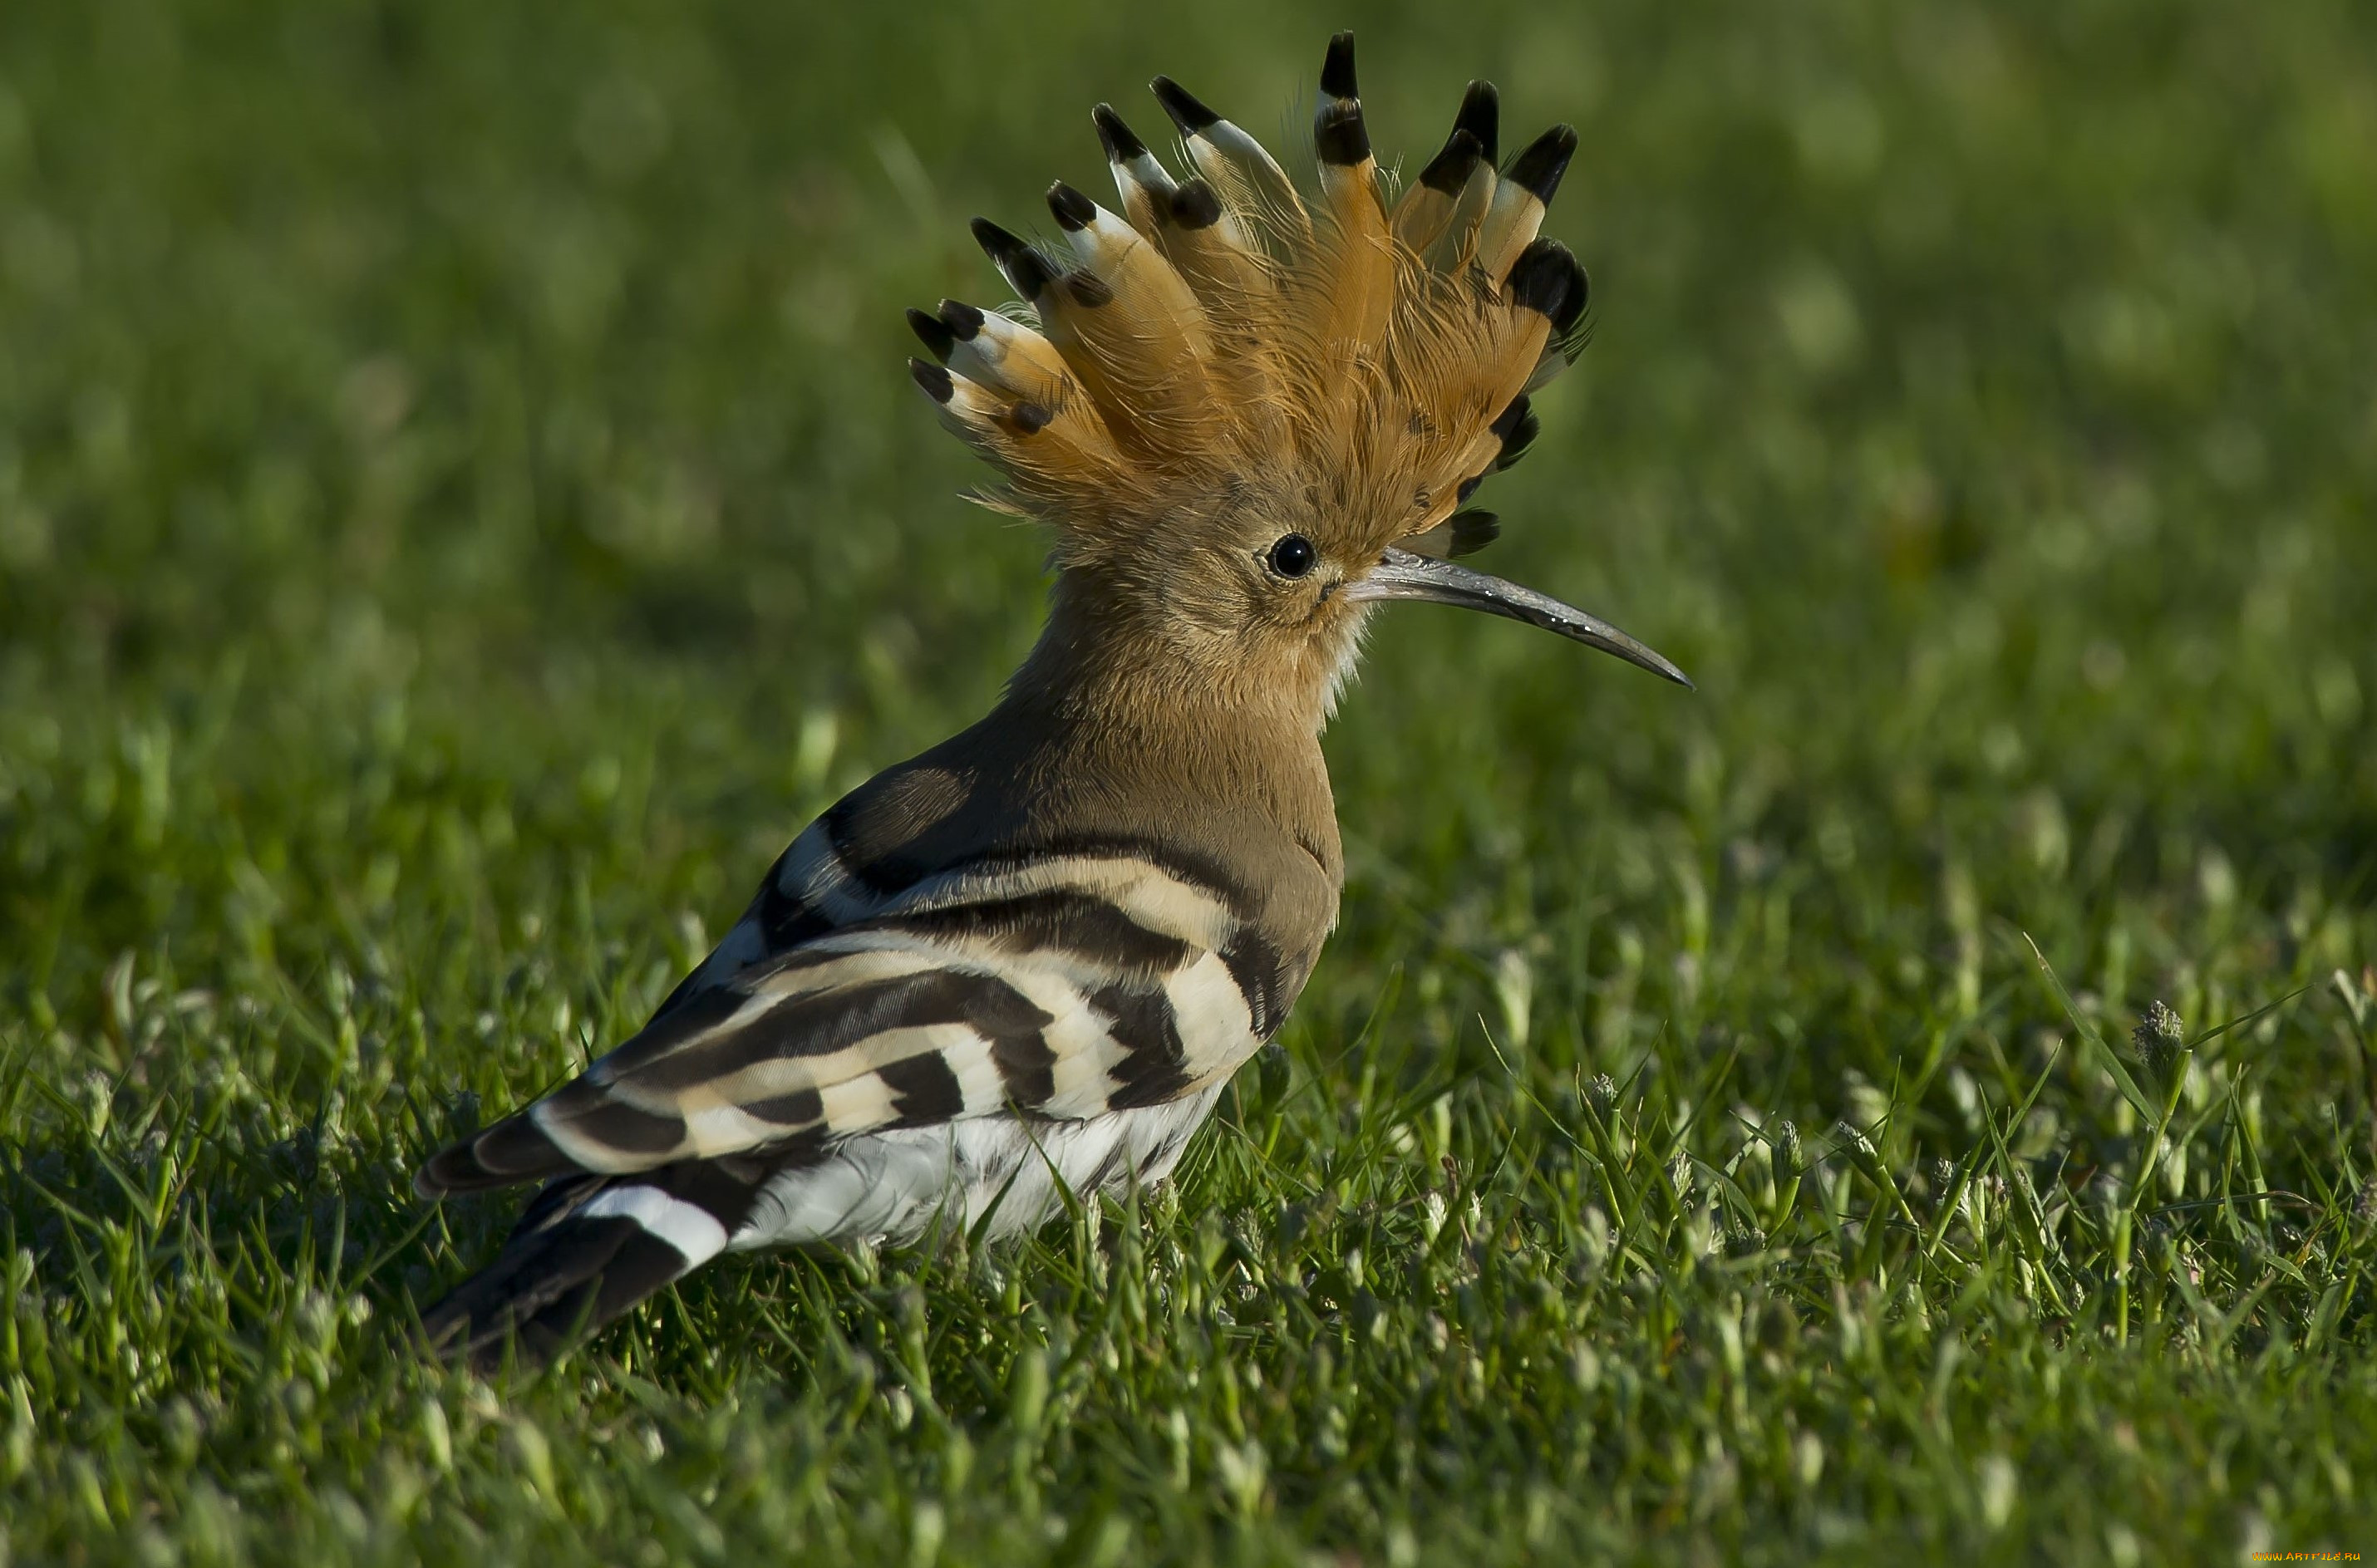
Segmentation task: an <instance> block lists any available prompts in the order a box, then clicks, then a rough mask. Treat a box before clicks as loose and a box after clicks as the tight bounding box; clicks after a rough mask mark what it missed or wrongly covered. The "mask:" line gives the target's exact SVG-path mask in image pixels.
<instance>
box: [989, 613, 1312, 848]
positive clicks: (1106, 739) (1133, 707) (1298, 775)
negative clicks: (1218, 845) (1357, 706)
mask: <svg viewBox="0 0 2377 1568" xmlns="http://www.w3.org/2000/svg"><path fill="white" fill-rule="evenodd" d="M1111 602H1112V600H1111V599H1110V597H1108V596H1105V595H1100V594H1095V593H1092V592H1088V591H1084V588H1083V586H1082V585H1079V584H1076V583H1074V582H1071V581H1069V580H1060V581H1059V583H1058V585H1057V591H1056V593H1055V595H1054V596H1053V600H1052V603H1051V606H1050V612H1049V618H1048V624H1047V626H1046V628H1045V630H1044V631H1043V632H1042V634H1041V637H1040V641H1039V643H1038V644H1037V645H1036V646H1035V647H1033V651H1032V654H1031V656H1030V657H1029V658H1028V659H1026V660H1025V661H1024V663H1023V666H1022V668H1021V669H1020V670H1019V671H1016V674H1015V677H1014V679H1013V680H1012V681H1011V682H1010V683H1009V687H1008V692H1007V695H1006V697H1005V699H1004V700H1003V701H1002V702H1001V703H1000V705H999V707H998V710H997V712H996V713H994V714H993V715H992V716H991V717H990V719H988V720H986V721H985V725H984V726H983V729H984V730H985V731H988V732H992V733H997V734H1000V735H1002V736H1004V737H1008V738H1009V739H1010V741H1013V740H1021V741H1023V742H1025V743H1026V745H1027V746H1028V748H1029V753H1030V754H1029V755H1028V756H1018V757H1016V758H1015V759H1014V760H1015V762H1016V764H1017V765H1018V771H1019V772H1020V773H1023V774H1027V775H1031V776H1034V777H1036V778H1037V780H1038V781H1039V782H1040V783H1041V785H1042V786H1043V787H1053V788H1056V789H1057V790H1062V791H1069V790H1072V789H1075V788H1078V787H1080V786H1081V785H1082V784H1084V783H1087V785H1088V787H1089V788H1090V789H1091V790H1093V792H1095V793H1096V794H1098V795H1102V796H1106V797H1108V798H1109V799H1111V800H1115V801H1117V802H1118V801H1120V800H1123V799H1128V798H1130V797H1134V796H1136V797H1140V798H1142V799H1145V800H1147V801H1149V802H1160V804H1159V805H1158V806H1157V809H1158V810H1159V811H1160V812H1162V813H1165V814H1180V813H1197V814H1205V815H1210V816H1211V817H1212V818H1213V819H1215V820H1217V821H1218V820H1228V819H1245V818H1248V817H1252V818H1256V819H1260V820H1263V821H1267V822H1269V823H1271V824H1273V825H1275V826H1277V828H1278V829H1279V830H1280V831H1281V832H1283V833H1284V834H1285V835H1286V836H1288V837H1292V838H1293V839H1295V840H1296V842H1298V843H1300V844H1302V845H1304V846H1305V848H1306V849H1308V850H1310V851H1311V852H1312V854H1313V855H1314V856H1315V858H1317V859H1319V860H1320V861H1321V862H1322V864H1323V865H1324V866H1325V867H1327V868H1328V869H1329V870H1330V871H1331V872H1332V873H1334V872H1335V871H1336V869H1337V866H1338V864H1339V863H1340V862H1339V854H1338V840H1337V823H1336V811H1335V806H1334V802H1332V799H1331V795H1330V789H1329V774H1328V769H1327V766H1326V765H1325V764H1324V762H1323V761H1322V758H1321V754H1320V722H1321V718H1322V713H1321V709H1320V700H1321V699H1320V697H1318V696H1310V697H1308V695H1307V694H1305V693H1302V692H1299V691H1297V690H1296V689H1295V687H1296V683H1295V682H1293V681H1289V682H1282V683H1266V682H1264V681H1263V680H1261V679H1260V672H1249V671H1233V670H1227V669H1216V668H1215V667H1214V666H1213V664H1212V663H1211V662H1210V661H1202V660H1200V659H1197V658H1195V657H1194V656H1193V655H1192V654H1191V653H1190V652H1189V651H1188V650H1184V649H1182V648H1181V647H1178V646H1177V645H1175V644H1172V643H1169V642H1167V641H1166V640H1165V639H1164V638H1162V637H1160V636H1150V635H1149V634H1148V633H1147V631H1146V630H1145V629H1144V626H1143V625H1142V624H1137V623H1135V622H1134V619H1133V618H1132V617H1131V616H1130V615H1129V613H1128V612H1114V611H1113V610H1111V609H1105V608H1103V607H1104V606H1106V605H1109V604H1111Z"/></svg>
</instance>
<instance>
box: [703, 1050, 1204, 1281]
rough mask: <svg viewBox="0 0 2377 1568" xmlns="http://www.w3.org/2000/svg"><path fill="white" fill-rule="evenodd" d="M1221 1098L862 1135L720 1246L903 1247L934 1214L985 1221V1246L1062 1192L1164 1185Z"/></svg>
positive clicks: (1058, 1200) (1056, 1204) (1038, 1215)
mask: <svg viewBox="0 0 2377 1568" xmlns="http://www.w3.org/2000/svg"><path fill="white" fill-rule="evenodd" d="M1221 1092H1222V1091H1221V1086H1220V1085H1219V1084H1216V1085H1214V1086H1213V1087H1211V1088H1208V1089H1205V1090H1202V1091H1201V1092H1200V1093H1197V1094H1193V1095H1189V1096H1185V1097H1183V1098H1182V1099H1177V1100H1173V1101H1170V1102H1168V1103H1166V1104H1163V1105H1150V1106H1143V1107H1141V1108H1139V1109H1136V1110H1131V1111H1106V1112H1105V1113H1103V1114H1101V1115H1097V1116H1090V1117H1084V1118H1082V1119H1081V1120H1080V1121H1063V1122H1060V1121H1037V1122H1026V1121H1023V1120H1021V1119H1020V1118H1017V1117H1014V1116H1008V1115H999V1116H975V1117H968V1118H965V1119H963V1120H961V1121H957V1122H950V1123H943V1124H941V1125H939V1126H936V1127H907V1128H900V1129H896V1130H893V1131H890V1132H885V1133H870V1134H865V1135H863V1136H860V1137H856V1138H853V1139H851V1140H850V1141H849V1142H847V1143H845V1144H843V1145H842V1146H840V1147H838V1148H836V1149H835V1150H834V1151H833V1152H832V1153H831V1154H830V1155H829V1156H827V1157H826V1158H824V1159H822V1160H820V1161H818V1163H817V1164H815V1165H806V1166H803V1167H801V1168H800V1169H798V1170H786V1171H783V1172H782V1173H781V1174H779V1175H777V1176H775V1177H773V1178H772V1179H770V1181H769V1182H768V1184H767V1185H766V1186H765V1187H763V1188H762V1189H761V1190H760V1193H759V1199H758V1206H757V1207H755V1208H754V1209H753V1210H752V1213H751V1218H749V1220H747V1222H746V1223H745V1224H744V1226H743V1228H742V1229H740V1230H738V1231H736V1232H735V1236H734V1239H733V1240H732V1241H730V1242H729V1243H728V1245H729V1247H730V1248H731V1249H733V1250H735V1251H738V1252H741V1251H747V1250H749V1249H752V1248H756V1247H782V1246H798V1245H801V1244H803V1243H805V1242H815V1241H912V1240H914V1238H915V1237H917V1236H919V1235H921V1234H922V1233H923V1232H924V1230H925V1229H926V1227H927V1226H929V1225H930V1224H931V1223H932V1221H933V1219H934V1218H935V1217H936V1216H939V1215H943V1214H946V1215H947V1217H948V1218H949V1220H950V1221H951V1222H953V1223H956V1224H962V1225H963V1226H964V1227H965V1228H966V1229H968V1230H971V1229H973V1227H974V1226H976V1225H978V1224H980V1223H981V1222H982V1219H983V1217H984V1216H985V1215H989V1216H991V1219H990V1225H989V1227H988V1231H987V1233H988V1234H989V1235H991V1236H1006V1235H1012V1234H1014V1233H1015V1232H1017V1231H1020V1230H1029V1229H1033V1228H1035V1227H1036V1226H1038V1225H1039V1224H1040V1223H1041V1222H1042V1221H1043V1220H1045V1219H1047V1218H1050V1217H1052V1216H1054V1215H1055V1214H1057V1212H1058V1211H1059V1210H1060V1209H1061V1208H1062V1206H1063V1199H1062V1197H1061V1195H1060V1194H1062V1193H1064V1192H1067V1191H1069V1192H1071V1193H1072V1194H1074V1195H1075V1196H1076V1197H1078V1198H1084V1199H1086V1198H1089V1197H1092V1196H1093V1195H1095V1194H1098V1193H1100V1192H1105V1191H1110V1190H1113V1189H1116V1188H1120V1187H1128V1186H1129V1185H1131V1184H1133V1183H1134V1182H1135V1183H1137V1184H1139V1185H1141V1186H1153V1184H1155V1183H1156V1182H1161V1181H1163V1180H1164V1179H1165V1177H1167V1176H1169V1175H1171V1174H1172V1168H1173V1167H1174V1166H1175V1165H1177V1164H1178V1163H1179V1162H1180V1151H1181V1150H1182V1149H1184V1148H1186V1147H1187V1146H1188V1144H1189V1134H1191V1133H1193V1132H1195V1131H1196V1130H1197V1127H1198V1125H1199V1124H1200V1123H1202V1122H1203V1121H1204V1120H1205V1116H1206V1113H1207V1112H1208V1111H1212V1108H1213V1100H1214V1098H1215V1097H1216V1096H1218V1095H1219V1094H1220V1093H1221ZM994 1206H995V1207H994Z"/></svg>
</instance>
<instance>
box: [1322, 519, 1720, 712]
mask: <svg viewBox="0 0 2377 1568" xmlns="http://www.w3.org/2000/svg"><path fill="white" fill-rule="evenodd" d="M1343 591H1344V595H1345V597H1346V598H1347V599H1349V600H1355V601H1356V602H1361V601H1365V600H1390V599H1419V600H1427V601H1428V602H1429V603H1432V604H1457V605H1459V606H1461V607H1462V608H1463V610H1483V611H1484V612H1486V613H1487V614H1488V615H1503V616H1507V617H1509V618H1510V619H1511V620H1513V621H1524V622H1525V623H1526V624H1528V625H1530V626H1541V627H1542V628H1543V629H1544V630H1545V631H1547V632H1558V633H1559V635H1560V636H1564V637H1569V638H1571V639H1573V640H1574V641H1577V642H1581V643H1583V645H1584V646H1585V647H1597V648H1599V649H1600V650H1601V651H1602V652H1604V653H1614V654H1616V655H1617V656H1618V657H1619V658H1620V659H1624V660H1625V661H1626V662H1627V663H1629V664H1635V665H1640V666H1641V667H1642V668H1643V669H1645V670H1648V671H1651V673H1652V674H1654V675H1661V676H1665V677H1666V679H1668V680H1670V681H1673V682H1674V683H1676V684H1678V685H1679V686H1683V687H1685V688H1687V689H1692V683H1691V678H1690V676H1688V675H1686V674H1685V673H1684V672H1683V671H1680V670H1678V669H1677V668H1676V667H1675V665H1674V664H1672V663H1670V662H1669V661H1668V660H1667V659H1666V658H1665V657H1664V656H1662V655H1660V654H1659V653H1657V652H1655V651H1654V650H1653V649H1651V648H1649V647H1644V646H1643V645H1642V644H1641V643H1639V642H1637V641H1635V640H1634V639H1633V638H1632V637H1630V636H1627V635H1626V634H1625V633H1623V632H1621V631H1619V629H1618V628H1617V627H1615V626H1613V625H1611V624H1609V623H1608V622H1607V621H1605V620H1603V619H1602V618H1601V617H1600V616H1598V615H1588V614H1586V613H1585V612H1583V611H1582V610H1579V609H1577V608H1576V607H1575V606H1574V605H1571V604H1562V603H1561V602H1560V601H1559V600H1557V599H1554V598H1552V597H1551V596H1550V595H1549V594H1543V593H1537V592H1536V591H1535V589H1533V588H1521V587H1520V586H1519V585H1518V584H1516V583H1511V582H1505V581H1503V580H1502V579H1501V578H1500V577H1492V576H1487V575H1486V574H1485V573H1483V572H1473V571H1471V570H1470V569H1469V568H1468V567H1466V566H1456V565H1454V564H1452V563H1451V562H1450V561H1439V560H1437V559H1435V558H1434V557H1432V556H1427V555H1415V554H1413V553H1412V552H1410V551H1408V550H1395V549H1392V548H1390V549H1389V550H1388V551H1387V552H1386V553H1385V554H1384V555H1383V556H1381V557H1380V562H1379V564H1377V565H1376V566H1373V567H1371V568H1370V570H1369V571H1368V572H1367V573H1365V574H1364V575H1363V576H1359V577H1356V579H1355V580H1354V581H1352V582H1350V583H1347V584H1346V585H1345V587H1344V590H1343Z"/></svg>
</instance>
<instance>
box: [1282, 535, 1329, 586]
mask: <svg viewBox="0 0 2377 1568" xmlns="http://www.w3.org/2000/svg"><path fill="white" fill-rule="evenodd" d="M1319 562H1320V552H1319V551H1317V550H1315V549H1313V548H1312V541H1311V540H1308V539H1307V538H1305V537H1304V536H1303V535H1302V534H1300V533H1291V534H1282V535H1281V536H1280V538H1279V541H1278V542H1277V543H1275V544H1273V545H1272V547H1271V569H1272V571H1274V572H1277V573H1278V574H1279V575H1280V576H1283V577H1300V576H1304V574H1305V573H1307V572H1309V571H1310V570H1312V568H1313V566H1314V565H1315V564H1318V563H1319Z"/></svg>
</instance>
